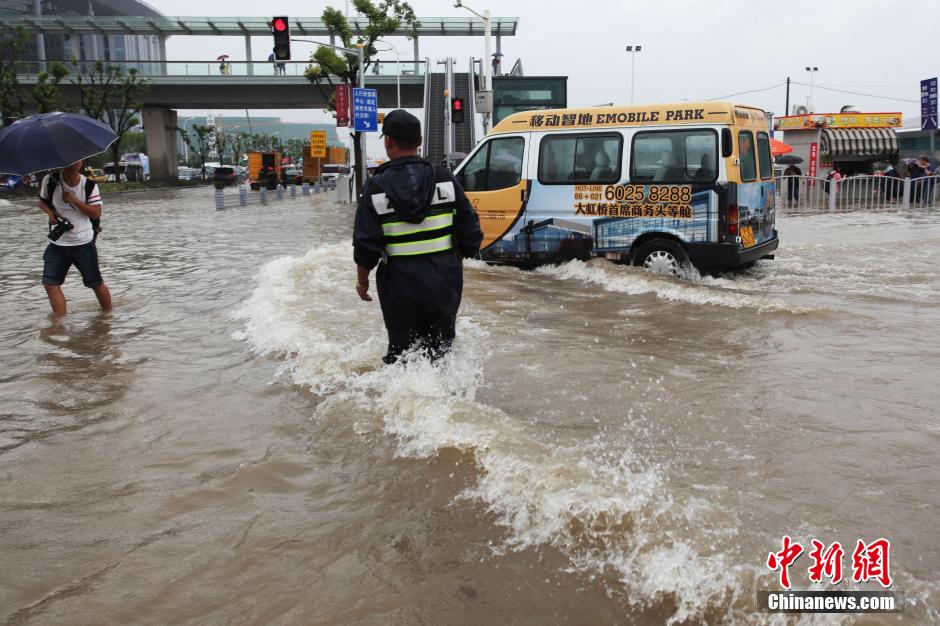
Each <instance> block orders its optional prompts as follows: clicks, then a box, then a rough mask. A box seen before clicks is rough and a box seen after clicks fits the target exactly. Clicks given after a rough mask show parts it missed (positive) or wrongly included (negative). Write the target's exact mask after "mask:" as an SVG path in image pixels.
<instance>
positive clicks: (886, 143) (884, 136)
mask: <svg viewBox="0 0 940 626" xmlns="http://www.w3.org/2000/svg"><path fill="white" fill-rule="evenodd" d="M822 143H823V145H822V148H823V152H827V153H828V154H829V156H830V157H838V156H872V157H875V156H890V155H895V154H897V153H898V136H897V135H895V134H894V129H892V128H824V129H823V131H822Z"/></svg>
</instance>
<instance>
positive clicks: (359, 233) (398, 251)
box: [353, 109, 483, 363]
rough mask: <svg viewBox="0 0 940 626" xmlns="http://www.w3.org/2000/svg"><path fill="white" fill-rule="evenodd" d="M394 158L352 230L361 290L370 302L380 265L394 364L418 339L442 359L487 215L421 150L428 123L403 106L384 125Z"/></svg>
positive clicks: (370, 187)
mask: <svg viewBox="0 0 940 626" xmlns="http://www.w3.org/2000/svg"><path fill="white" fill-rule="evenodd" d="M382 136H383V137H384V139H385V152H386V153H388V158H389V161H387V162H385V163H383V164H382V165H380V166H379V168H378V170H376V172H375V176H373V177H372V178H370V179H369V180H368V181H366V184H365V187H364V188H363V192H362V197H361V198H360V199H359V208H358V209H357V210H356V224H355V229H354V231H353V258H354V260H355V261H356V270H357V272H358V275H357V281H356V293H358V294H359V297H360V298H361V299H362V300H366V301H370V300H372V296H370V295H369V272H370V271H372V268H374V267H375V266H376V265H379V262H380V261H381V262H382V263H381V265H379V269H378V271H377V273H376V280H377V282H378V292H379V303H380V304H381V306H382V316H383V317H384V319H385V328H386V330H388V354H386V356H385V358H384V359H383V360H384V361H385V362H386V363H394V362H395V361H396V360H397V358H398V357H399V355H401V354H402V353H403V352H405V351H406V350H408V349H409V348H410V347H411V346H413V345H414V344H416V343H420V344H421V345H422V347H423V348H424V349H425V351H426V352H427V354H428V355H429V356H430V357H431V358H432V359H436V358H439V357H440V356H442V355H443V354H444V353H445V352H446V351H447V350H448V349H449V348H450V345H451V342H452V341H453V339H454V336H455V329H454V325H455V323H456V321H457V309H458V308H459V307H460V297H461V294H462V292H463V258H467V257H472V256H475V255H476V254H477V253H478V252H479V250H480V242H481V241H482V240H483V232H482V231H481V230H480V219H479V218H478V217H477V214H476V211H474V210H473V206H472V205H471V204H470V201H469V200H467V197H466V196H465V195H464V192H463V189H461V188H460V185H459V184H458V183H457V181H456V180H455V179H454V176H453V175H452V174H451V173H450V171H449V170H447V169H445V168H444V167H441V166H434V165H431V163H429V162H428V161H426V160H424V159H422V158H420V157H418V147H420V146H421V123H420V122H419V121H418V118H416V117H415V116H414V115H412V114H411V113H408V112H407V111H403V110H401V109H399V110H397V111H392V112H391V113H389V114H388V115H386V116H385V122H384V123H383V124H382Z"/></svg>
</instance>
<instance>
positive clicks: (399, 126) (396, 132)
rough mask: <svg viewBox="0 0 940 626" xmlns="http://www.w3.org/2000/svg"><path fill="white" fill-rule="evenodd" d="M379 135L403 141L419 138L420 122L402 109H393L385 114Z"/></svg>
mask: <svg viewBox="0 0 940 626" xmlns="http://www.w3.org/2000/svg"><path fill="white" fill-rule="evenodd" d="M379 136H380V137H391V138H392V139H401V140H403V141H412V140H415V139H421V122H419V121H418V118H416V117H415V116H414V115H412V114H411V113H409V112H408V111H405V110H404V109H395V110H394V111H392V112H391V113H389V114H388V115H386V116H385V121H384V122H382V134H381V135H379Z"/></svg>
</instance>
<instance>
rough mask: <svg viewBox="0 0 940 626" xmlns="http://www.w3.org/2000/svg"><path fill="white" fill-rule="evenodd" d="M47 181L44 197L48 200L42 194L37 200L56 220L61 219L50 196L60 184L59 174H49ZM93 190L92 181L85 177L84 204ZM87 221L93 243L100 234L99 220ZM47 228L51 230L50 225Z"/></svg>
mask: <svg viewBox="0 0 940 626" xmlns="http://www.w3.org/2000/svg"><path fill="white" fill-rule="evenodd" d="M48 180H49V182H48V183H47V184H46V195H47V196H49V197H48V199H47V198H43V197H42V194H41V193H40V195H39V199H40V200H42V201H43V202H44V203H45V205H46V206H47V207H49V210H51V211H52V214H53V215H54V216H55V217H56V218H57V219H58V218H61V217H62V216H61V215H59V212H58V211H56V210H55V204H54V203H53V202H52V197H53V196H52V194H53V193H55V188H56V187H57V186H58V185H59V184H60V183H61V182H62V181H61V179H60V174H59V172H57V171H53V172H49V176H48ZM94 190H95V181H93V180H92V179H90V178H88V177H85V202H88V198H90V197H91V194H92V192H93V191H94ZM88 219H90V220H91V228H92V231H93V232H94V233H95V234H94V239H92V241H94V240H95V239H97V238H98V233H100V232H101V219H100V218H99V219H95V218H88ZM49 228H50V229H51V228H53V227H52V225H50V226H49Z"/></svg>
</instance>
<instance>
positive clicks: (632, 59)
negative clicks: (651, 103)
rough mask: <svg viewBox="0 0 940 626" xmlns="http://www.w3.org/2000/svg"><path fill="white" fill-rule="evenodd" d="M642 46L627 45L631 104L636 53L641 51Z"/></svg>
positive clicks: (631, 101)
mask: <svg viewBox="0 0 940 626" xmlns="http://www.w3.org/2000/svg"><path fill="white" fill-rule="evenodd" d="M642 49H643V46H627V52H629V53H630V104H631V105H632V104H633V83H634V79H635V78H636V54H637V52H639V51H641V50H642Z"/></svg>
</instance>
